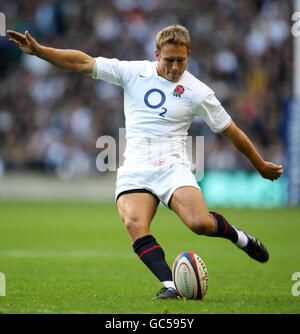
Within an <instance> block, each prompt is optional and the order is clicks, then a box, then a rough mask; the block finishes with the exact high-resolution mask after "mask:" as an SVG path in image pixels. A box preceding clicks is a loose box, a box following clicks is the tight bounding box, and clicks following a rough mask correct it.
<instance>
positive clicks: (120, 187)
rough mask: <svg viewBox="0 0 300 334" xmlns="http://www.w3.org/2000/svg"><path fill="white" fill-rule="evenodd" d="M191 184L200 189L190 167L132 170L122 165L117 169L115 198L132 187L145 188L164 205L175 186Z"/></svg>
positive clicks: (177, 166) (166, 204)
mask: <svg viewBox="0 0 300 334" xmlns="http://www.w3.org/2000/svg"><path fill="white" fill-rule="evenodd" d="M183 186H192V187H195V188H198V189H200V187H199V185H198V183H197V181H196V178H195V176H194V174H193V173H192V172H191V170H190V168H188V167H187V166H184V165H175V166H172V167H170V168H167V169H162V168H160V169H155V170H146V171H145V170H141V171H132V170H129V169H127V170H126V168H125V167H124V166H123V167H120V168H119V169H118V173H117V181H116V192H115V200H117V199H118V196H119V194H121V193H122V192H124V191H128V190H133V189H145V190H148V191H150V192H151V193H152V194H153V195H155V196H156V197H157V198H158V199H159V200H160V201H161V202H162V203H163V204H164V205H165V206H166V207H168V204H169V201H170V199H171V196H172V195H173V193H174V191H175V190H176V189H177V188H180V187H183Z"/></svg>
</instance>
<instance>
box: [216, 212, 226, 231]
mask: <svg viewBox="0 0 300 334" xmlns="http://www.w3.org/2000/svg"><path fill="white" fill-rule="evenodd" d="M216 213H217V214H218V215H220V216H221V217H222V220H223V223H224V226H225V231H224V234H226V232H227V224H226V221H225V218H224V216H223V215H221V214H220V213H219V212H216Z"/></svg>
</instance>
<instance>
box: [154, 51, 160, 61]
mask: <svg viewBox="0 0 300 334" xmlns="http://www.w3.org/2000/svg"><path fill="white" fill-rule="evenodd" d="M159 56H160V52H159V50H155V58H156V60H159Z"/></svg>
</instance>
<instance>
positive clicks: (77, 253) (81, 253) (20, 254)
mask: <svg viewBox="0 0 300 334" xmlns="http://www.w3.org/2000/svg"><path fill="white" fill-rule="evenodd" d="M0 257H15V258H35V257H42V258H56V257H75V258H76V257H102V258H122V259H130V258H133V257H134V254H132V253H130V251H128V252H117V251H109V250H88V249H78V250H67V251H62V250H25V249H13V250H2V251H1V250H0Z"/></svg>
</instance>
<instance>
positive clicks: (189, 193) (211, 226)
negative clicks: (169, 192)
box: [169, 186, 238, 242]
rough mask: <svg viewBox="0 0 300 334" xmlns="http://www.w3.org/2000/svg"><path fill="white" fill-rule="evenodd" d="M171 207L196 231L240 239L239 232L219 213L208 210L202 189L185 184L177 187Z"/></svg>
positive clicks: (234, 240)
mask: <svg viewBox="0 0 300 334" xmlns="http://www.w3.org/2000/svg"><path fill="white" fill-rule="evenodd" d="M169 206H170V208H171V209H172V210H173V211H175V212H176V213H177V215H178V216H179V217H180V218H181V220H182V221H183V222H184V223H185V224H186V225H187V226H188V227H189V228H190V229H191V230H192V231H193V232H195V233H197V234H203V235H208V236H216V237H223V238H227V239H230V240H231V241H233V242H237V241H238V233H237V231H236V229H234V228H233V227H232V226H231V225H230V224H229V223H228V222H227V221H226V219H225V218H224V217H223V216H222V215H221V214H219V213H216V212H208V210H207V207H206V203H205V200H204V198H203V195H202V192H201V190H200V189H198V188H195V187H191V186H185V187H180V188H178V189H176V190H175V191H174V193H173V196H172V197H171V200H170V202H169Z"/></svg>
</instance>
